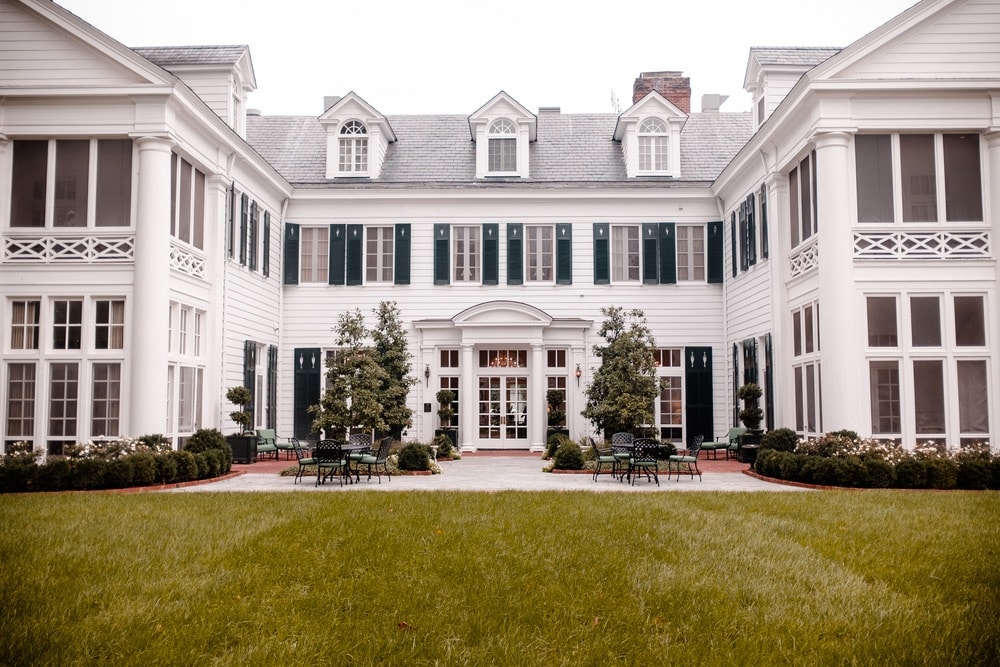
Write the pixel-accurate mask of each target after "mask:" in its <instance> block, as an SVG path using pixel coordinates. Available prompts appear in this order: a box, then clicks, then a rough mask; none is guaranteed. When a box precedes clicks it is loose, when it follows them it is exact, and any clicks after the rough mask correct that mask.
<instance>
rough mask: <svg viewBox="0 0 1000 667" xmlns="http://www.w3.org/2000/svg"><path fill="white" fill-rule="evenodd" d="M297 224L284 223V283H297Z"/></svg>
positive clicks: (298, 230)
mask: <svg viewBox="0 0 1000 667" xmlns="http://www.w3.org/2000/svg"><path fill="white" fill-rule="evenodd" d="M300 233H301V230H300V229H299V225H298V224H297V223H294V222H287V223H285V284H286V285H298V284H299V234H300Z"/></svg>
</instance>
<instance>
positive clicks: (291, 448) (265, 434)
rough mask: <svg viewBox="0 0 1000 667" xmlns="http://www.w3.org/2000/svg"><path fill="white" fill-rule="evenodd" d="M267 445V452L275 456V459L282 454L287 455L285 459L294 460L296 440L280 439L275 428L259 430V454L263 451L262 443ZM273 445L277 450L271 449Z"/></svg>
mask: <svg viewBox="0 0 1000 667" xmlns="http://www.w3.org/2000/svg"><path fill="white" fill-rule="evenodd" d="M262 442H263V443H266V444H265V447H266V452H267V453H268V454H272V453H273V454H274V458H278V454H279V453H280V452H284V453H285V458H286V459H290V458H292V454H294V453H295V438H279V437H278V436H277V435H275V431H274V429H273V428H259V429H257V452H258V453H259V452H260V451H261V449H260V447H261V443H262ZM271 445H274V447H275V449H273V450H272V449H271V447H270V446H271Z"/></svg>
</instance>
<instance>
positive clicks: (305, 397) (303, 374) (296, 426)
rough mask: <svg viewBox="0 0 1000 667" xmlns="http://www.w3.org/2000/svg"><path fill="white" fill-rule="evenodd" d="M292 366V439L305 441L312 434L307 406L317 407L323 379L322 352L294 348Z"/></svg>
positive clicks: (314, 348) (305, 348)
mask: <svg viewBox="0 0 1000 667" xmlns="http://www.w3.org/2000/svg"><path fill="white" fill-rule="evenodd" d="M293 364H294V366H295V371H294V387H293V395H294V396H293V399H292V423H293V426H292V432H293V434H294V435H293V437H295V438H301V439H303V440H305V439H308V438H309V437H310V436H311V435H312V433H313V428H312V422H313V416H312V415H311V414H309V406H310V405H317V404H318V403H319V399H320V386H321V381H322V378H323V372H322V369H323V357H322V351H321V350H320V349H319V348H318V347H300V348H296V349H295V356H294V358H293Z"/></svg>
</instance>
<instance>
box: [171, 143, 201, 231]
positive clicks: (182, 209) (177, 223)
mask: <svg viewBox="0 0 1000 667" xmlns="http://www.w3.org/2000/svg"><path fill="white" fill-rule="evenodd" d="M170 177H171V186H172V187H171V189H170V207H171V208H170V234H171V235H172V236H173V237H174V238H176V239H179V240H180V241H183V242H184V243H189V244H191V245H193V246H194V247H195V248H199V249H204V247H205V174H203V173H202V172H201V170H199V169H196V168H195V167H194V166H193V165H192V164H191V163H190V162H188V161H187V160H185V159H184V158H182V157H179V156H178V155H176V154H173V155H172V156H171V169H170Z"/></svg>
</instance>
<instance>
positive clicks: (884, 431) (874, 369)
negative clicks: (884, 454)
mask: <svg viewBox="0 0 1000 667" xmlns="http://www.w3.org/2000/svg"><path fill="white" fill-rule="evenodd" d="M870 383H871V387H870V391H871V404H872V433H873V434H875V435H895V434H898V433H899V432H900V430H901V429H902V421H901V416H900V415H901V413H900V404H899V362H898V361H872V362H871V364H870Z"/></svg>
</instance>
